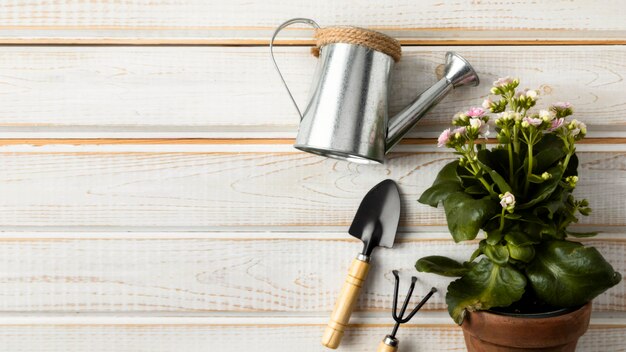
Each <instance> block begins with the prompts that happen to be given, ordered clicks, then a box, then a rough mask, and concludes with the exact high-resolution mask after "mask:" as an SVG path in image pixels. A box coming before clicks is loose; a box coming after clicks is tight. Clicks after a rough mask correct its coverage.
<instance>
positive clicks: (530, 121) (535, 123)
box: [522, 117, 543, 127]
mask: <svg viewBox="0 0 626 352" xmlns="http://www.w3.org/2000/svg"><path fill="white" fill-rule="evenodd" d="M522 121H523V122H526V123H527V124H529V125H531V126H535V127H537V126H539V125H541V124H542V123H543V120H542V119H539V118H536V117H524V119H523V120H522Z"/></svg>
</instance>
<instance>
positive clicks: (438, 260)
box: [415, 255, 470, 277]
mask: <svg viewBox="0 0 626 352" xmlns="http://www.w3.org/2000/svg"><path fill="white" fill-rule="evenodd" d="M415 269H417V271H420V272H423V273H433V274H437V275H442V276H449V277H459V276H463V275H465V274H466V273H467V272H468V271H469V270H470V266H469V265H463V264H461V263H459V262H457V261H456V260H454V259H450V258H448V257H443V256H440V255H433V256H429V257H424V258H421V259H420V260H418V261H417V263H415Z"/></svg>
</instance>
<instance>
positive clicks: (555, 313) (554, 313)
mask: <svg viewBox="0 0 626 352" xmlns="http://www.w3.org/2000/svg"><path fill="white" fill-rule="evenodd" d="M589 303H590V302H587V303H585V304H582V305H579V306H574V307H567V308H561V309H557V310H553V311H549V312H544V313H509V312H498V311H493V310H491V309H488V310H484V311H482V312H483V313H486V314H494V315H501V316H505V317H512V318H522V319H523V318H527V319H545V318H553V317H558V316H561V315H565V314H569V313H573V312H575V311H577V310H580V309H582V308H584V307H585V306H586V305H588V304H589Z"/></svg>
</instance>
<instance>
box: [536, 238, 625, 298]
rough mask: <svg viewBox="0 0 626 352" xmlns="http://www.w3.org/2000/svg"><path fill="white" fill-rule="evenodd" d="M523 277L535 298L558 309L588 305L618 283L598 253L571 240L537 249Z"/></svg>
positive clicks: (614, 273)
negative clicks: (525, 275)
mask: <svg viewBox="0 0 626 352" xmlns="http://www.w3.org/2000/svg"><path fill="white" fill-rule="evenodd" d="M526 274H527V276H528V279H529V280H530V283H531V285H532V287H533V289H534V291H535V293H536V294H537V297H539V298H540V299H541V300H543V301H544V302H546V303H548V304H551V305H554V306H557V307H573V306H578V305H581V304H584V303H587V302H589V301H591V300H592V299H593V298H595V297H596V296H598V295H599V294H601V293H602V292H604V291H606V290H607V289H609V288H610V287H612V286H615V285H617V283H619V282H620V280H621V275H620V274H619V273H618V272H616V271H615V270H614V269H613V267H612V266H611V264H609V263H607V261H606V260H605V259H604V258H603V257H602V255H601V254H600V253H599V252H598V250H596V249H595V248H593V247H584V246H583V245H582V244H580V243H577V242H571V241H548V242H544V243H542V244H541V245H539V246H537V247H536V254H535V260H533V262H532V263H530V265H529V266H528V267H527V268H526Z"/></svg>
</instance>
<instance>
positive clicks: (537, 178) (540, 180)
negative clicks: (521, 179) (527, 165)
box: [528, 174, 546, 183]
mask: <svg viewBox="0 0 626 352" xmlns="http://www.w3.org/2000/svg"><path fill="white" fill-rule="evenodd" d="M528 181H530V182H531V183H544V182H545V181H546V180H544V179H543V178H541V176H537V175H535V174H531V175H530V177H528Z"/></svg>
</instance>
